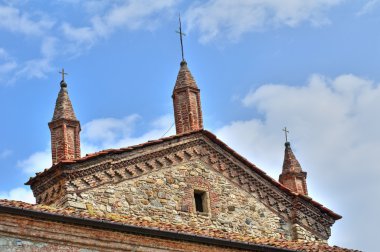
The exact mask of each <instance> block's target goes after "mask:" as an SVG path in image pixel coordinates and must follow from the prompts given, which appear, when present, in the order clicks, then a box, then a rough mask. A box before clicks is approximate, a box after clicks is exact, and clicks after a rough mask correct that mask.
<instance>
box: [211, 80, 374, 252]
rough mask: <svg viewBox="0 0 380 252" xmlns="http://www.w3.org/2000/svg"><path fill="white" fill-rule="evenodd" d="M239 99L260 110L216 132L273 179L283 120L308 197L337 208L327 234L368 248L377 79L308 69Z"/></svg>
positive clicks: (371, 233) (371, 224) (371, 237)
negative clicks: (302, 76) (299, 77)
mask: <svg viewBox="0 0 380 252" xmlns="http://www.w3.org/2000/svg"><path fill="white" fill-rule="evenodd" d="M242 104H243V105H244V106H245V107H246V108H247V109H252V110H255V111H257V112H258V113H259V114H260V115H261V116H260V118H252V119H250V120H247V121H236V122H232V123H230V124H229V125H226V126H224V127H222V128H220V129H218V130H216V135H217V136H218V137H220V138H221V139H222V140H224V141H225V142H226V143H228V144H229V145H230V146H231V147H232V148H234V149H235V150H236V151H237V152H239V153H241V154H242V155H243V156H245V157H248V158H249V159H250V160H251V161H252V162H253V163H255V164H257V165H258V166H259V167H261V168H263V169H264V171H265V172H267V173H268V174H269V175H271V176H272V177H274V178H275V179H277V178H278V175H279V173H280V172H281V167H282V161H283V151H284V146H283V143H284V141H285V140H284V135H283V132H282V131H281V129H282V128H283V127H284V126H287V127H288V128H289V129H290V141H291V143H292V147H293V151H294V152H295V155H296V156H297V158H298V159H299V161H300V163H301V165H302V167H303V169H304V170H305V171H307V172H308V186H309V193H310V195H311V197H313V198H315V199H316V200H318V201H320V202H321V203H323V204H325V205H326V206H328V207H329V208H331V209H333V210H335V211H337V212H338V213H339V214H342V215H343V220H340V221H338V222H337V223H336V224H335V225H334V229H333V235H332V238H331V239H330V242H331V243H333V244H335V243H337V242H340V245H342V244H341V242H342V241H344V246H346V247H354V246H355V244H363V243H366V245H365V246H368V248H367V249H366V248H360V249H364V250H368V251H369V250H370V248H371V247H372V248H374V246H375V244H373V242H374V241H376V237H375V234H376V233H377V225H378V224H379V221H380V219H379V217H378V214H377V212H376V211H374V210H373V209H378V208H380V202H379V201H375V200H373V197H375V195H379V194H380V185H379V183H378V181H377V180H378V178H379V177H380V170H379V169H378V155H379V153H380V135H379V133H378V129H379V128H380V117H378V116H377V115H378V109H379V108H380V85H379V84H376V83H374V82H372V81H370V80H366V79H363V78H359V77H357V76H354V75H341V76H338V77H337V78H335V79H329V78H326V77H324V76H320V75H314V76H312V77H311V78H310V80H309V82H308V84H307V85H304V86H299V87H295V86H289V85H285V84H283V85H274V84H266V85H263V86H261V87H260V88H258V89H256V90H251V91H250V92H249V93H248V94H247V95H246V96H245V97H244V99H242ZM358 216H360V218H359V217H358ZM362 230H366V232H362ZM363 241H364V242H363ZM338 245H339V244H338Z"/></svg>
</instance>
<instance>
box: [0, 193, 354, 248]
mask: <svg viewBox="0 0 380 252" xmlns="http://www.w3.org/2000/svg"><path fill="white" fill-rule="evenodd" d="M0 206H4V207H11V208H18V209H24V210H32V211H36V212H40V213H46V214H54V215H61V216H67V217H76V218H83V219H87V220H91V221H94V222H98V221H108V222H112V223H117V224H122V225H129V226H137V227H148V228H154V229H157V230H162V231H173V232H177V233H183V234H189V235H199V236H205V237H211V238H219V239H225V240H231V241H237V242H247V243H249V244H255V245H268V246H273V247H277V248H286V249H293V250H297V251H307V252H314V251H325V252H349V251H352V252H353V251H358V250H351V249H345V248H340V247H337V246H329V245H328V244H325V243H320V242H305V241H288V240H284V239H283V240H281V239H273V238H255V237H249V236H246V235H242V234H240V233H234V232H224V231H221V230H218V229H208V228H203V229H196V228H191V227H185V226H183V225H179V224H178V225H175V224H172V223H164V222H157V221H149V220H147V219H141V218H137V217H132V216H128V215H121V214H106V215H104V214H102V215H97V213H92V212H91V213H90V212H88V211H80V210H78V209H73V208H55V207H52V206H45V205H37V204H29V203H25V202H21V201H12V200H5V199H0Z"/></svg>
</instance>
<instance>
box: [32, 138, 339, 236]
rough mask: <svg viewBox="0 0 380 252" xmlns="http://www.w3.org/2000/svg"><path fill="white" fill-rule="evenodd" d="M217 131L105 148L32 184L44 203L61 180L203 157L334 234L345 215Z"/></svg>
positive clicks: (82, 180) (78, 187)
mask: <svg viewBox="0 0 380 252" xmlns="http://www.w3.org/2000/svg"><path fill="white" fill-rule="evenodd" d="M210 134H211V133H210ZM212 136H213V135H209V133H207V132H205V131H200V132H195V133H193V134H187V135H183V136H180V137H174V138H169V140H167V141H158V142H157V143H156V144H152V145H147V146H145V147H144V146H141V145H140V147H130V148H127V149H125V151H124V152H120V153H116V151H115V152H110V153H105V152H104V154H102V155H99V156H95V157H94V158H92V159H88V160H85V161H82V162H71V163H67V164H61V168H60V169H59V170H61V172H53V171H51V172H46V173H45V174H41V175H39V176H37V177H36V178H34V179H32V180H31V181H30V182H29V184H30V185H31V186H32V190H33V192H34V194H35V195H36V196H39V197H40V199H44V202H51V199H47V197H46V195H45V194H46V192H50V194H51V190H52V189H51V188H53V187H54V186H55V185H56V184H57V183H59V184H61V185H62V184H63V185H66V187H65V188H64V189H65V190H68V191H75V192H77V193H79V192H83V191H86V190H88V189H90V188H94V187H98V186H100V185H102V184H107V183H119V182H121V181H124V180H128V179H131V178H136V177H139V176H142V175H144V174H148V173H150V172H154V171H158V170H160V169H164V168H169V167H171V166H176V165H179V164H184V163H188V162H192V161H195V160H201V161H202V162H203V163H205V164H207V165H208V166H209V167H211V168H212V169H213V170H215V171H217V172H219V173H220V174H222V175H223V176H224V177H226V178H227V179H229V180H230V181H232V182H233V183H234V184H235V185H237V186H239V187H240V188H242V189H243V190H245V191H247V192H249V193H251V194H255V195H256V196H257V198H258V199H259V200H260V201H261V202H262V203H263V204H265V205H266V206H267V207H268V208H269V209H271V210H272V211H274V212H276V213H277V214H278V215H279V216H281V217H282V218H284V219H286V220H289V221H290V222H293V223H298V224H299V225H301V226H303V227H305V228H306V229H307V230H310V231H311V232H312V233H314V234H315V235H317V236H318V237H320V238H322V239H328V237H329V236H330V227H331V225H332V224H333V223H334V221H335V220H336V219H339V218H340V216H339V215H336V214H335V213H333V212H331V211H329V210H328V209H326V208H324V207H323V206H321V205H318V204H317V203H316V202H314V201H312V200H311V199H310V198H308V197H305V196H302V195H297V194H294V193H292V192H291V191H290V190H288V189H286V188H284V187H282V186H281V184H279V183H278V182H276V181H274V180H273V179H271V178H270V177H269V176H267V175H266V174H265V173H264V172H262V171H261V170H259V169H258V168H257V167H256V166H254V165H253V164H250V163H249V162H248V161H246V160H245V161H244V159H242V158H241V157H240V156H237V154H236V153H234V152H232V151H228V149H226V147H225V146H223V144H219V142H215V141H216V140H215V139H213V137H212ZM218 141H220V140H218ZM134 148H136V149H139V148H144V152H141V151H134V150H136V149H134ZM128 149H129V150H128ZM127 150H128V151H127ZM247 162H248V163H247ZM54 170H57V168H55V169H54ZM260 171H261V172H260ZM55 191H57V189H55ZM41 194H42V196H41Z"/></svg>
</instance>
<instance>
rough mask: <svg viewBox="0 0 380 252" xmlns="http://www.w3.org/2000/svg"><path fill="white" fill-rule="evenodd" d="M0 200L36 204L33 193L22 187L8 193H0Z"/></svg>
mask: <svg viewBox="0 0 380 252" xmlns="http://www.w3.org/2000/svg"><path fill="white" fill-rule="evenodd" d="M0 199H9V200H19V201H23V202H28V203H32V204H34V203H36V200H35V198H34V196H33V192H32V191H31V190H30V189H26V188H24V187H17V188H14V189H12V190H10V191H9V192H0Z"/></svg>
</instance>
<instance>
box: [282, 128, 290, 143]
mask: <svg viewBox="0 0 380 252" xmlns="http://www.w3.org/2000/svg"><path fill="white" fill-rule="evenodd" d="M282 131H284V132H285V142H286V143H288V133H289V130H288V129H287V128H286V127H284V128H283V129H282Z"/></svg>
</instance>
